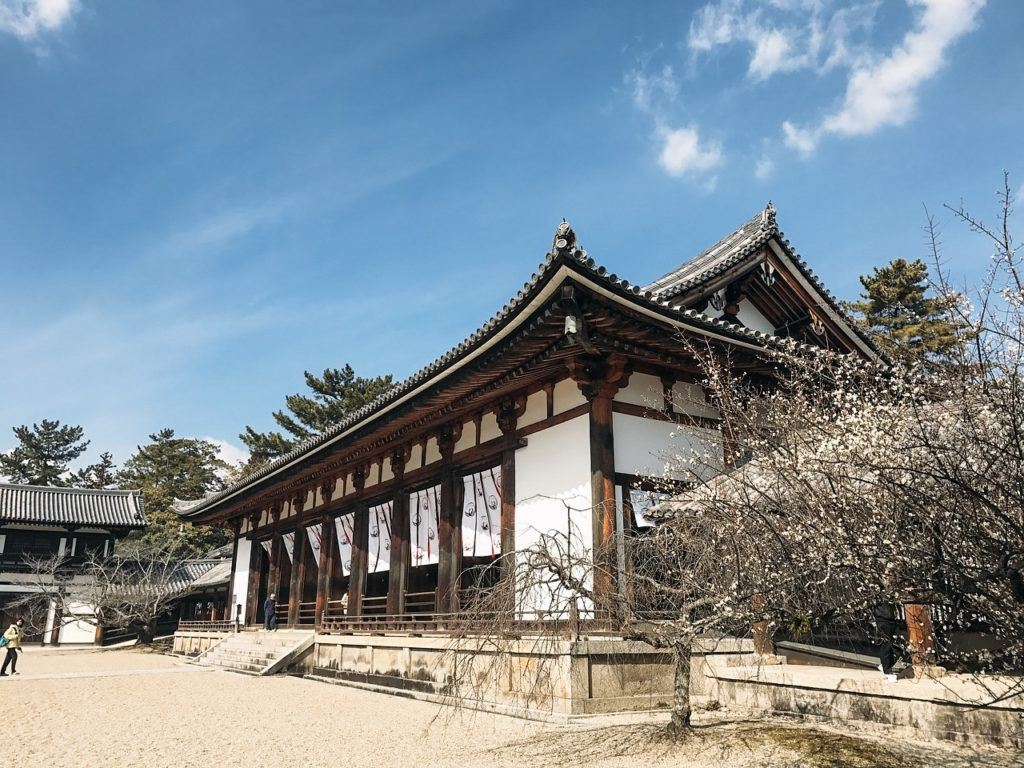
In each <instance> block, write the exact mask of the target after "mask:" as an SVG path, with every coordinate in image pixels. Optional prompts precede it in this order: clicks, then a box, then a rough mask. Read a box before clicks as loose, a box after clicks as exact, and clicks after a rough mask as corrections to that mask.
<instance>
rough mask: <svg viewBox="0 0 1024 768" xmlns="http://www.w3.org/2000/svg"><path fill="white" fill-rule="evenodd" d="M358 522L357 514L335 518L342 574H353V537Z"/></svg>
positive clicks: (335, 531)
mask: <svg viewBox="0 0 1024 768" xmlns="http://www.w3.org/2000/svg"><path fill="white" fill-rule="evenodd" d="M355 522H356V516H355V514H350V515H342V516H341V517H336V518H334V533H335V535H336V536H337V537H338V554H339V556H340V558H341V573H342V575H344V576H348V575H349V574H350V573H352V536H353V533H354V531H353V529H354V526H355Z"/></svg>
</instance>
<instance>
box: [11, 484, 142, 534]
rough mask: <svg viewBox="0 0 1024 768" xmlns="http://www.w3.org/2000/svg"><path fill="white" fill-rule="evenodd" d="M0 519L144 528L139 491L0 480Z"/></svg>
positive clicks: (34, 522)
mask: <svg viewBox="0 0 1024 768" xmlns="http://www.w3.org/2000/svg"><path fill="white" fill-rule="evenodd" d="M0 523H24V524H36V525H73V526H91V527H96V528H144V527H145V526H146V516H145V514H144V513H143V510H142V497H141V494H140V492H139V491H122V490H113V491H108V490H91V489H85V488H52V487H48V486H37V485H14V484H8V483H0Z"/></svg>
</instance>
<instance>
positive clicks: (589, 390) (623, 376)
mask: <svg viewBox="0 0 1024 768" xmlns="http://www.w3.org/2000/svg"><path fill="white" fill-rule="evenodd" d="M569 373H570V375H571V376H572V378H573V379H574V380H575V381H576V384H577V385H578V386H579V388H580V391H581V392H582V393H583V395H584V397H586V398H587V400H589V401H590V492H591V500H592V505H593V506H592V509H593V515H592V524H593V547H594V593H595V594H596V595H598V596H600V595H602V594H605V595H610V594H611V593H612V592H613V590H614V589H615V585H616V573H615V572H616V565H615V446H614V440H613V437H614V430H613V429H612V423H613V412H612V402H613V399H614V397H615V393H616V392H618V391H619V389H621V388H622V387H624V386H625V385H626V384H627V382H628V381H629V375H630V370H629V367H628V365H627V363H626V360H625V358H623V357H622V356H620V355H609V356H608V357H607V358H602V357H596V356H589V355H588V356H581V357H578V358H574V359H572V360H570V362H569ZM595 609H596V610H601V606H595Z"/></svg>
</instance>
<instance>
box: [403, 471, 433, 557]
mask: <svg viewBox="0 0 1024 768" xmlns="http://www.w3.org/2000/svg"><path fill="white" fill-rule="evenodd" d="M440 506H441V486H440V485H435V486H433V487H432V488H424V489H423V490H422V491H416V492H415V493H410V494H409V542H410V544H412V553H411V561H412V565H433V564H435V563H437V560H438V557H437V528H438V523H439V519H438V509H439V508H440Z"/></svg>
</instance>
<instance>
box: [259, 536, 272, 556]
mask: <svg viewBox="0 0 1024 768" xmlns="http://www.w3.org/2000/svg"><path fill="white" fill-rule="evenodd" d="M260 546H262V547H263V551H264V552H266V553H267V557H270V550H271V548H272V547H273V546H274V540H273V539H265V540H263V541H261V542H260Z"/></svg>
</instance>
